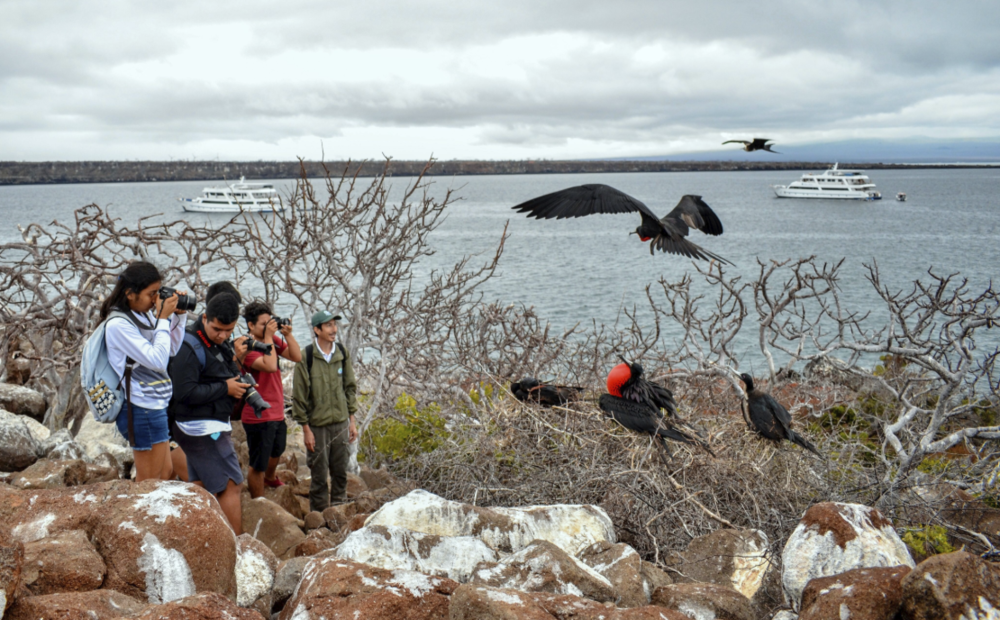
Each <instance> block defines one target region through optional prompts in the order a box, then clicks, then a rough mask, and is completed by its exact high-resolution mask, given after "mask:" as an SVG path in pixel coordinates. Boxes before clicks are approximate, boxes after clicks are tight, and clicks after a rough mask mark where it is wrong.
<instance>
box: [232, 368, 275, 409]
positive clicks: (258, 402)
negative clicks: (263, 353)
mask: <svg viewBox="0 0 1000 620" xmlns="http://www.w3.org/2000/svg"><path fill="white" fill-rule="evenodd" d="M240 383H248V384H250V387H248V388H247V391H246V392H244V393H243V400H245V401H246V403H247V404H248V405H250V406H251V407H253V414H254V415H255V416H257V417H258V418H259V417H261V416H262V415H264V410H265V409H270V408H271V403H269V402H267V401H266V400H264V397H263V396H261V395H260V392H258V391H257V390H255V389H254V386H255V385H257V382H256V381H254V380H253V376H252V375H251V374H250V373H248V372H245V373H243V374H242V375H240Z"/></svg>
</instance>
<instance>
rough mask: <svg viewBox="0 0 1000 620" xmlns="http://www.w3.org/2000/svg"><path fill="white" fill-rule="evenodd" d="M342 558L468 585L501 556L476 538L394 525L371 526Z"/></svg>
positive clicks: (346, 545)
mask: <svg viewBox="0 0 1000 620" xmlns="http://www.w3.org/2000/svg"><path fill="white" fill-rule="evenodd" d="M336 555H337V557H338V558H344V559H348V560H354V561H355V562H362V563H364V564H369V565H371V566H377V567H379V568H385V569H389V570H399V569H402V570H411V571H418V572H421V573H426V574H428V575H434V576H437V577H448V578H449V579H454V580H455V581H457V582H459V583H465V582H466V581H468V580H469V578H470V577H471V576H472V571H473V570H474V569H475V568H476V565H477V564H479V563H480V562H496V561H497V554H496V552H495V551H493V549H491V548H490V547H489V546H487V544H486V543H484V542H483V541H482V540H480V539H478V538H475V537H473V536H436V535H434V534H425V533H423V532H414V531H412V530H408V529H405V528H402V527H397V526H394V525H371V526H366V527H363V528H361V529H360V530H358V531H356V532H351V534H350V535H349V536H348V537H347V539H346V540H344V542H343V543H341V544H340V546H338V547H337V550H336Z"/></svg>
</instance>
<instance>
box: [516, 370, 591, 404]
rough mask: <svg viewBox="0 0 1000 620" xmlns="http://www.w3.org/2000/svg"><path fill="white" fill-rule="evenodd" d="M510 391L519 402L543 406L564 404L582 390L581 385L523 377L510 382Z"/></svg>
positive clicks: (573, 398)
mask: <svg viewBox="0 0 1000 620" xmlns="http://www.w3.org/2000/svg"><path fill="white" fill-rule="evenodd" d="M510 391H511V393H512V394H513V395H514V397H515V398H517V399H518V400H519V401H521V402H525V403H538V404H540V405H542V406H545V407H551V406H553V405H565V404H566V403H568V402H570V401H572V400H575V399H576V397H577V396H578V395H579V394H580V392H582V391H583V388H581V387H575V386H572V385H553V384H551V383H542V382H541V381H539V380H538V379H536V378H534V377H525V378H523V379H521V380H520V381H515V382H514V383H511V384H510Z"/></svg>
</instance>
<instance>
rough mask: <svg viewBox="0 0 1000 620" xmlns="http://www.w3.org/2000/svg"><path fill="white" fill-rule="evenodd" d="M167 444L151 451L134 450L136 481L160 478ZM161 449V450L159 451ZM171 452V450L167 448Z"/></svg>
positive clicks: (154, 447) (159, 445) (158, 445)
mask: <svg viewBox="0 0 1000 620" xmlns="http://www.w3.org/2000/svg"><path fill="white" fill-rule="evenodd" d="M166 445H167V444H166V443H163V444H157V445H155V446H153V447H152V448H150V449H149V450H135V449H133V450H132V458H133V459H134V460H135V481H136V482H142V481H143V480H149V479H157V478H159V477H160V470H161V469H162V468H163V451H162V448H163V447H165V446H166ZM157 447H160V448H161V449H160V450H157ZM167 449H168V450H169V448H167Z"/></svg>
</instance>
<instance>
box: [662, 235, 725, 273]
mask: <svg viewBox="0 0 1000 620" xmlns="http://www.w3.org/2000/svg"><path fill="white" fill-rule="evenodd" d="M654 249H656V250H659V251H661V252H669V253H670V254H679V255H681V256H687V257H688V258H700V259H701V260H717V261H719V262H720V263H726V264H727V265H732V263H731V262H730V261H728V260H726V259H724V258H722V257H721V256H719V255H718V254H713V253H712V252H709V251H708V250H706V249H705V248H703V247H701V246H700V245H698V244H696V243H691V242H690V241H688V240H687V239H685V238H684V237H682V236H680V235H677V236H674V235H672V234H670V233H667V232H664V233H662V234H659V235H657V236H656V237H654V238H653V240H652V241H651V242H650V244H649V253H650V254H652V253H653V250H654Z"/></svg>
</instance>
